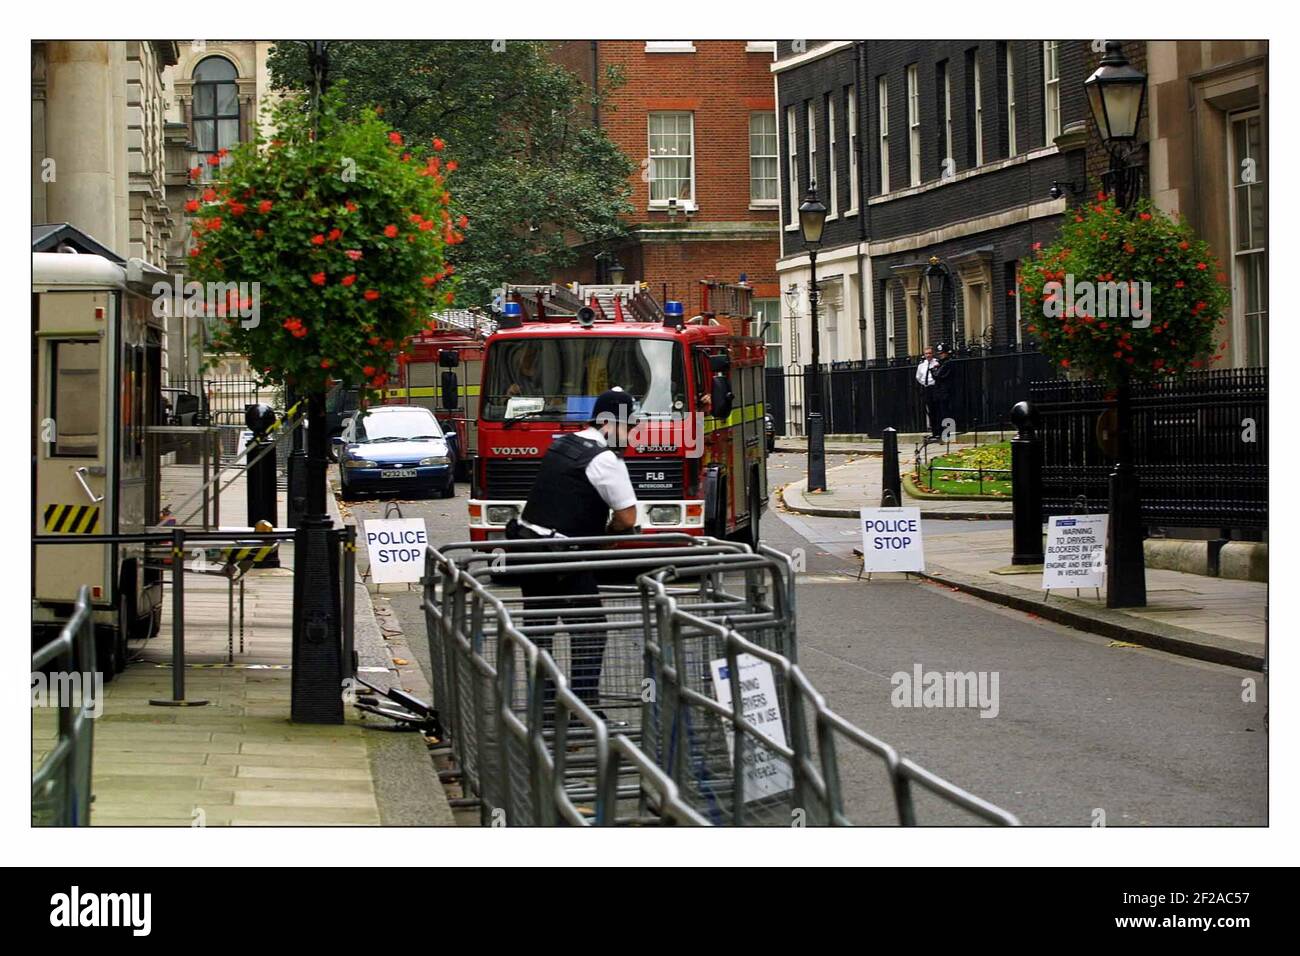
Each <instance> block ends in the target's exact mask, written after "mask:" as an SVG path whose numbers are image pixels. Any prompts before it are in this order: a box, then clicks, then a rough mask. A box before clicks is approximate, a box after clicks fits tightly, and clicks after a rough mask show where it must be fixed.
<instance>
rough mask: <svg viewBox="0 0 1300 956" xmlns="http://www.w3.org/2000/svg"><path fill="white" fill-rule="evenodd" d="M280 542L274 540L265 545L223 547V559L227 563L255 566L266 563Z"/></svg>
mask: <svg viewBox="0 0 1300 956" xmlns="http://www.w3.org/2000/svg"><path fill="white" fill-rule="evenodd" d="M277 548H279V544H278V543H276V542H272V543H271V544H265V545H249V546H248V547H246V548H244V547H238V546H232V547H229V548H222V549H221V560H222V561H223V562H224V563H226V564H239V565H245V566H255V565H258V564H265V563H266V561H267V559H268V558H270V557H271V555H272V554H274V553H275V552H276V549H277Z"/></svg>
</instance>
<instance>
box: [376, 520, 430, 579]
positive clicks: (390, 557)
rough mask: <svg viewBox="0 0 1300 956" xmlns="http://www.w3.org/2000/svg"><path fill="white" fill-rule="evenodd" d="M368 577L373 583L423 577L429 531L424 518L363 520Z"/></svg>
mask: <svg viewBox="0 0 1300 956" xmlns="http://www.w3.org/2000/svg"><path fill="white" fill-rule="evenodd" d="M364 527H365V531H364V535H365V539H366V553H367V554H369V555H370V579H371V580H372V581H374V582H375V583H376V584H400V583H410V582H412V581H418V580H420V578H421V577H423V576H424V552H425V549H426V548H428V546H429V533H428V531H426V530H425V527H424V519H423V518H385V519H383V520H375V521H367V522H365V523H364Z"/></svg>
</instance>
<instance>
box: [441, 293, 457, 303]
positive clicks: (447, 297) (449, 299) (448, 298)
mask: <svg viewBox="0 0 1300 956" xmlns="http://www.w3.org/2000/svg"><path fill="white" fill-rule="evenodd" d="M442 301H443V302H446V303H447V304H448V305H451V304H452V303H453V302H455V301H456V294H455V293H454V292H448V293H447V294H446V295H445V296H443V297H442Z"/></svg>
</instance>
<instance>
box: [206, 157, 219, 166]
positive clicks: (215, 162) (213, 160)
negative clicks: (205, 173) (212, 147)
mask: <svg viewBox="0 0 1300 956" xmlns="http://www.w3.org/2000/svg"><path fill="white" fill-rule="evenodd" d="M208 165H209V166H220V165H221V157H220V156H216V155H214V156H209V157H208Z"/></svg>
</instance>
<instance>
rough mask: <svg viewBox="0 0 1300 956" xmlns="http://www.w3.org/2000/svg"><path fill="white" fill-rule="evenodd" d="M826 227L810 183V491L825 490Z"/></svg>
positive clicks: (806, 205)
mask: <svg viewBox="0 0 1300 956" xmlns="http://www.w3.org/2000/svg"><path fill="white" fill-rule="evenodd" d="M825 226H826V204H825V203H823V202H822V201H821V200H820V199H818V198H817V184H816V183H810V184H809V186H808V196H807V198H805V199H804V201H803V202H802V203H800V205H799V231H800V232H801V233H802V234H803V241H804V245H806V246H807V247H808V262H809V279H808V307H809V309H810V310H811V311H810V316H809V321H810V326H811V329H812V366H813V373H812V401H810V402H808V413H807V419H806V421H807V432H808V490H809V491H825V490H826V425H825V422H824V421H823V419H822V367H821V341H820V339H821V337H820V336H819V335H818V330H817V300H818V298H819V294H818V292H817V247H818V246H820V245H821V243H822V229H823V228H824V227H825Z"/></svg>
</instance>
